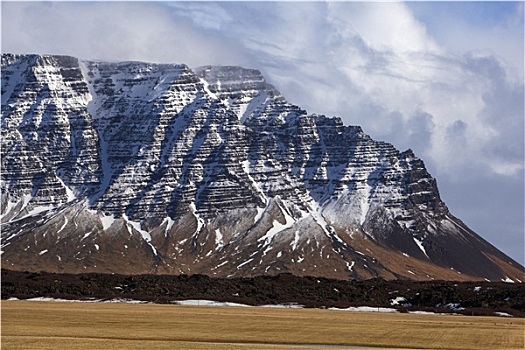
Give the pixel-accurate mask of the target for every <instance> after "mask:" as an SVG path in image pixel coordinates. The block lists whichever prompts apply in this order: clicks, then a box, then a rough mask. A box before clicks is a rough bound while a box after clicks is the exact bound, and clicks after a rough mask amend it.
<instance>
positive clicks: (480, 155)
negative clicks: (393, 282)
mask: <svg viewBox="0 0 525 350" xmlns="http://www.w3.org/2000/svg"><path fill="white" fill-rule="evenodd" d="M1 11H2V12H1V20H2V21H1V22H2V24H1V26H2V28H1V29H2V37H1V39H2V40H1V46H2V52H11V53H46V54H67V55H72V56H76V57H79V58H83V59H100V60H112V61H123V60H141V61H149V62H165V63H185V64H187V65H189V66H190V67H198V66H201V65H208V64H212V65H240V66H244V67H249V68H256V69H259V70H260V71H261V72H262V73H263V74H264V76H265V78H266V80H267V81H268V82H269V83H271V84H273V85H274V86H275V87H276V88H277V89H278V90H279V91H281V93H282V94H283V95H284V96H285V97H286V99H287V100H288V101H290V102H292V103H294V104H297V105H299V106H301V107H302V108H304V109H306V110H307V111H308V112H309V113H316V114H324V115H327V116H338V117H341V118H342V120H343V122H344V123H345V124H346V125H360V126H361V127H362V128H363V130H364V131H365V132H366V133H367V134H369V135H370V136H372V137H373V138H374V139H376V140H382V141H387V142H390V143H392V144H393V145H394V146H395V147H396V148H398V149H400V150H406V149H408V148H410V149H412V150H413V151H414V152H415V154H416V155H417V156H418V157H420V158H421V159H423V161H424V162H425V165H426V166H427V169H428V170H429V172H430V173H431V175H432V176H434V177H435V178H436V179H437V183H438V187H439V190H440V194H441V197H442V199H443V201H444V202H445V203H446V204H447V206H448V208H449V209H450V211H451V213H452V214H453V215H455V216H457V217H458V218H460V219H461V220H462V221H463V222H465V223H466V224H467V225H468V226H469V227H470V228H471V229H473V230H474V231H476V232H477V233H478V234H480V235H481V236H482V237H484V238H485V239H486V240H488V241H489V242H490V243H492V244H493V245H495V246H496V247H497V248H499V249H501V250H502V251H504V252H505V253H506V254H508V255H509V256H510V257H512V258H513V259H515V260H516V261H518V262H520V263H521V264H522V265H523V264H524V262H525V257H524V251H525V243H524V235H525V234H524V227H525V225H524V212H525V208H524V190H525V189H524V115H525V113H524V2H486V1H480V2H473V1H469V2H448V1H447V2H406V3H402V2H346V1H337V2H320V1H309V2H297V1H288V2H269V1H262V2H239V1H235V2H210V1H207V2H190V1H175V2H157V1H149V2H103V1H97V2H80V1H74V2H48V1H45V2H44V1H39V2H8V1H2V3H1Z"/></svg>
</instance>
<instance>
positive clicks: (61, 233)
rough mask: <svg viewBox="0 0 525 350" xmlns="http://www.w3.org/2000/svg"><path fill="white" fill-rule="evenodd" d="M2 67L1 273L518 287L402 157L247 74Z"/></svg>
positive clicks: (420, 167)
mask: <svg viewBox="0 0 525 350" xmlns="http://www.w3.org/2000/svg"><path fill="white" fill-rule="evenodd" d="M1 68H2V121H1V122H2V128H1V169H2V172H1V183H0V185H1V201H0V204H1V214H2V217H1V222H2V226H1V241H2V248H1V250H2V252H1V253H2V266H3V267H4V268H8V269H11V270H19V271H34V272H38V271H47V272H63V273H85V272H93V273H121V274H129V275H131V274H176V275H178V274H186V275H190V274H204V275H208V276H216V277H230V278H232V277H255V276H261V275H278V274H281V273H283V272H290V273H292V274H295V275H299V276H318V277H327V278H338V279H357V280H364V279H370V278H384V279H413V280H434V279H437V280H482V281H485V280H486V281H508V282H510V281H513V282H521V281H523V280H524V275H525V270H524V268H523V267H522V266H520V265H519V264H518V263H517V262H515V261H513V260H512V259H511V258H509V257H508V256H506V255H505V254H504V253H502V252H500V251H499V250H498V249H496V248H495V247H493V246H492V245H491V244H490V243H488V242H486V241H485V240H483V239H482V238H481V237H480V236H479V235H477V234H476V233H475V232H473V231H471V230H470V229H469V228H468V227H467V226H466V225H464V224H463V223H462V222H461V220H459V219H458V218H456V217H454V216H453V214H452V213H450V212H449V210H448V208H447V206H446V205H445V203H444V202H443V201H442V200H441V198H440V196H439V191H438V186H437V182H436V180H435V179H434V178H433V177H432V176H431V175H430V174H429V173H428V172H427V170H426V168H425V165H424V163H423V161H422V160H421V159H419V158H418V157H417V156H416V155H415V154H414V153H413V152H412V151H411V150H406V151H399V150H397V149H395V147H394V146H392V145H391V144H388V143H385V142H381V141H376V140H373V139H372V138H371V137H370V136H368V135H367V134H366V133H365V132H364V131H363V130H362V129H361V128H360V127H359V126H346V125H343V123H342V121H341V119H340V118H337V117H326V116H323V115H312V114H308V113H307V112H306V111H305V110H303V109H301V108H300V107H298V106H295V105H293V104H290V103H289V102H287V101H286V99H285V98H284V97H283V96H282V95H281V94H280V93H279V91H278V90H277V89H276V88H275V87H273V86H272V85H270V84H268V83H267V82H266V81H265V79H264V77H263V76H262V75H261V73H260V72H258V71H257V70H253V69H245V68H241V67H211V66H210V67H201V68H198V69H190V68H189V67H188V66H186V65H183V64H153V63H144V62H98V61H83V60H79V59H77V58H74V57H67V56H49V55H12V54H2V67H1ZM370 117H373V116H370Z"/></svg>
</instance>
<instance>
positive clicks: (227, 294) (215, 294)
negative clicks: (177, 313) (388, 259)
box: [2, 270, 525, 317]
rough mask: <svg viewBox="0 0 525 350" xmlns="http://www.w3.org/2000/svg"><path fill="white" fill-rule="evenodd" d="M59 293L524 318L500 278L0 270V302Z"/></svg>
mask: <svg viewBox="0 0 525 350" xmlns="http://www.w3.org/2000/svg"><path fill="white" fill-rule="evenodd" d="M39 297H47V298H57V299H70V300H86V301H94V300H99V301H109V300H112V301H116V300H120V301H125V300H135V301H137V300H140V301H150V302H155V303H176V302H177V301H182V300H188V299H197V300H198V299H201V300H213V301H219V302H231V303H240V304H247V305H283V306H286V305H288V306H290V307H297V306H303V307H316V308H330V307H334V308H340V309H344V308H349V307H362V306H368V307H370V308H369V310H371V311H374V309H375V308H379V309H378V310H379V311H381V310H382V308H389V309H397V310H398V311H399V312H408V311H427V312H438V313H456V314H466V315H505V316H509V315H513V316H520V317H524V316H525V286H524V285H523V284H514V283H503V282H460V283H456V282H447V281H427V282H414V281H408V280H395V281H386V280H383V279H371V280H366V281H355V280H354V281H342V280H334V279H327V278H319V277H299V276H294V275H291V274H281V275H277V276H258V277H253V278H211V277H208V276H205V275H192V276H187V275H179V276H167V275H160V276H159V275H135V276H123V275H108V274H93V273H91V274H50V273H34V272H18V271H9V270H2V299H9V298H18V299H29V298H39Z"/></svg>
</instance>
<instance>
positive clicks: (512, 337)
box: [2, 301, 525, 350]
mask: <svg viewBox="0 0 525 350" xmlns="http://www.w3.org/2000/svg"><path fill="white" fill-rule="evenodd" d="M524 330H525V319H520V318H501V317H469V316H439V315H413V314H410V315H407V314H378V313H355V312H344V311H332V310H315V309H268V308H251V307H250V308H243V307H203V306H200V307H197V306H175V305H155V304H141V305H137V304H100V303H49V302H25V301H3V302H2V349H4V350H11V349H24V350H32V349H38V350H47V349H71V350H76V349H90V350H98V349H100V350H115V349H123V350H124V349H125V350H133V349H188V350H191V349H200V350H202V349H231V350H235V349H254V350H255V349H265V350H268V349H283V348H288V346H285V345H284V344H290V345H293V344H340V345H348V346H352V345H353V346H364V347H367V346H368V347H374V348H377V347H379V348H381V347H383V348H390V349H479V350H483V349H491V350H492V349H523V348H524ZM265 343H266V344H267V345H265ZM279 344H282V345H279ZM293 348H300V349H309V347H308V346H306V345H305V346H300V347H293ZM310 348H311V349H314V348H316V347H310ZM317 349H319V347H317Z"/></svg>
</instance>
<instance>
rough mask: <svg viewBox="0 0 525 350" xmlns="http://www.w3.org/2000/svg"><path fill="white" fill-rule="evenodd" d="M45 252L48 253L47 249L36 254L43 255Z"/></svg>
mask: <svg viewBox="0 0 525 350" xmlns="http://www.w3.org/2000/svg"><path fill="white" fill-rule="evenodd" d="M47 252H48V250H47V249H44V250H42V251H41V252H40V253H38V255H44V254H45V253H47Z"/></svg>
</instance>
